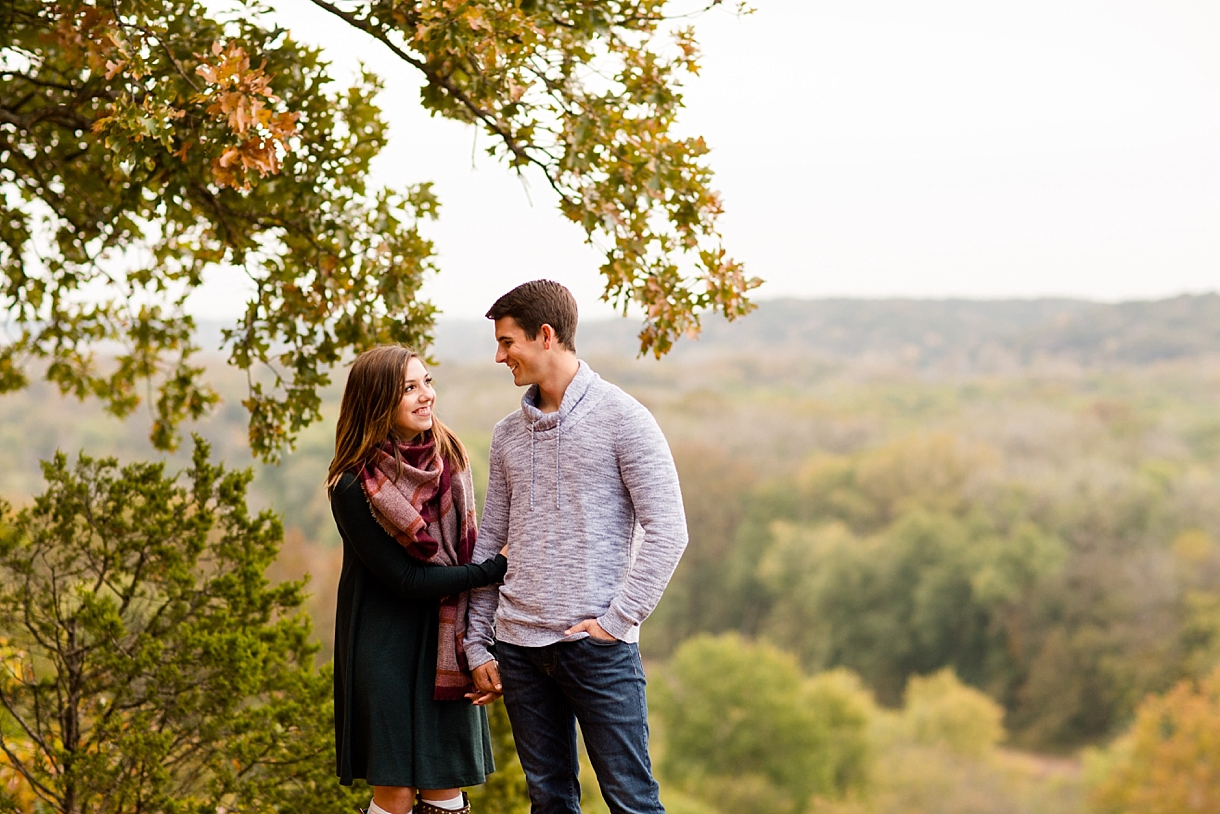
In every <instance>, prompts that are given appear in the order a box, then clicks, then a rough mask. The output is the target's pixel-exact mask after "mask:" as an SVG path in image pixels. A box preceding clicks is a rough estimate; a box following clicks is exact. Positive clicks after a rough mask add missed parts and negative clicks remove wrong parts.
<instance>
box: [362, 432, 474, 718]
mask: <svg viewBox="0 0 1220 814" xmlns="http://www.w3.org/2000/svg"><path fill="white" fill-rule="evenodd" d="M397 447H398V457H399V459H400V460H401V462H402V465H401V466H399V463H398V461H397V460H395V456H394V442H392V441H386V442H385V444H383V445H382V446H381V447H380V448H379V449H378V450H377V451H376V452H375V453H374V459H373V461H372V462H371V463H370V464H366V465H365V467H364V468H363V469H361V470H360V485H361V486H362V487H363V488H364V494H365V495H366V496H367V497H368V499H369V505H370V506H371V507H372V509H373V517H375V518H376V519H377V522H378V523H379V524H380V525H381V527H382V528H383V529H385V530H386V532H388V533H389V535H390V536H391V537H393V538H394V539H395V540H397V541H398V542H399V544H400V545H402V547H403V548H405V549H406V550H407V553H408V554H409V555H411V556H412V557H414V558H415V559H417V560H422V561H423V562H428V563H432V564H433V565H467V564H469V563H470V561H471V558H472V557H473V555H474V543H475V539H476V538H477V537H478V527H477V525H476V520H475V514H474V484H473V481H472V480H471V477H470V468H469V467H467V468H465V469H463V470H462V471H461V472H458V473H456V477H455V476H454V474H455V473H452V472H450V467H448V466H445V464H444V462H443V460H442V458H441V455H440V454H439V453H438V452H437V451H436V444H435V442H433V441H429V442H427V443H426V444H420V445H415V446H412V445H408V444H401V443H400V444H397ZM467 599H468V597H467V594H466V593H465V592H463V593H459V594H454V595H451V596H447V597H445V598H444V599H442V600H441V604H440V635H439V636H438V637H437V650H436V685H435V688H434V690H433V693H432V698H433V699H434V700H437V701H457V700H461V699H462V698H464V697H465V695H466V693H468V692H470V691H472V690H473V689H474V682H473V680H472V679H471V676H470V668H469V667H468V666H467V664H466V653H465V651H464V649H463V647H462V641H463V639H464V638H465V636H466V607H467Z"/></svg>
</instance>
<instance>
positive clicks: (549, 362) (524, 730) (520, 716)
mask: <svg viewBox="0 0 1220 814" xmlns="http://www.w3.org/2000/svg"><path fill="white" fill-rule="evenodd" d="M487 317H488V318H489V319H492V320H494V321H495V328H496V342H497V345H498V349H497V351H496V362H499V363H503V364H504V365H506V366H507V367H508V369H509V370H511V371H512V374H513V381H514V382H515V383H516V384H517V385H518V386H525V385H528V386H529V390H528V391H526V393H525V396H524V398H522V400H521V410H520V411H518V412H514V413H512V414H511V415H509V416H508V417H506V418H505V419H503V420H502V421H501V422H500V423H499V424H497V425H496V428H495V432H494V433H493V434H492V441H491V455H490V462H489V480H488V486H487V500H486V502H485V505H484V508H483V521H482V524H481V527H480V529H479V539H478V543H477V545H476V547H475V560H476V561H478V559H479V557H480V556H482V557H484V558H486V557H487V556H493V555H494V554H495V552H497V551H499V550H500V548H501V546H503V545H505V543H507V544H508V562H509V566H508V574H507V576H506V577H505V579H504V584H503V585H502V586H500V587H499V588H498V589H497V588H496V587H494V586H493V587H491V588H487V589H481V590H479V591H476V592H474V595H473V596H472V597H471V601H470V621H469V629H468V632H467V639H466V655H467V658H468V660H469V664H470V667H471V668H472V671H473V673H474V679H475V685H476V687H477V688H478V690H479V692H477V693H475V694H473V698H474V700H475V702H476V703H486V702H487V701H489V700H491V699H493V698H495V697H496V695H498V694H499V693H500V692H503V694H504V703H505V705H506V706H507V708H508V715H509V719H510V720H511V721H512V725H513V735H514V737H515V739H516V743H517V752H518V754H519V755H520V758H521V766H522V767H523V768H524V769H525V776H526V780H527V781H528V783H529V791H530V801H531V804H532V805H531V811H532V812H533V814H580V786H579V784H578V783H577V780H576V775H577V772H578V771H579V768H578V763H577V751H576V722H577V721H579V722H580V729H581V732H582V733H583V735H584V738H585V745H586V747H587V749H588V753H589V759H590V761H591V762H592V763H593V769H594V771H595V772H597V778H598V781H599V783H600V785H601V789H602V796H603V797H604V798H605V800H606V803H607V805H609V807H610V811H611V812H612V814H663V813H664V808H662V806H661V803H660V800H659V799H658V796H657V783H656V781H655V780H654V779H653V777H652V766H651V762H650V760H649V756H648V717H647V716H648V710H647V706H646V704H645V700H644V671H643V668H642V667H641V665H640V653H639V646H638V644H637V642H638V641H639V635H640V623H641V622H643V621H644V619H645V618H647V616H648V615H649V614H650V613H651V612H652V610H653V608H654V607H656V604H657V601H658V600H660V598H661V593H662V591H664V590H665V585H666V584H667V583H668V582H669V578H670V576H671V575H672V574H673V571H674V568H675V567H676V566H677V564H678V559H679V557H681V555H682V550H683V549H684V548H685V547H686V518H685V515H684V514H683V510H682V494H681V492H680V490H679V488H678V476H677V472H676V471H675V469H674V464H673V458H672V456H671V455H670V452H669V445H668V444H667V443H666V442H665V436H663V435H662V434H661V430H660V428H659V427H658V426H657V423H656V421H655V420H654V419H653V417H652V415H651V414H650V413H649V412H648V411H647V410H646V409H644V407H643V406H642V405H641V404H640V403H639V402H637V401H636V400H635V399H633V398H631V396H629V395H627V394H626V393H624V392H623V391H622V390H620V389H619V388H617V387H615V386H614V385H612V384H609V383H607V382H605V381H603V380H602V379H601V377H599V376H598V375H597V374H596V373H594V372H593V371H592V370H590V369H589V366H588V365H587V364H585V363H584V362H582V361H580V360H578V359H577V358H576V344H575V336H576V320H577V314H576V300H575V299H574V298H573V297H572V294H571V292H570V291H568V290H567V289H566V288H564V287H563V286H561V285H559V284H558V283H554V282H551V281H549V280H536V281H534V282H531V283H525V284H524V285H521V286H518V287H517V288H514V289H513V290H512V291H510V292H508V293H507V294H505V295H504V296H503V297H501V298H500V299H499V300H497V301H496V303H495V305H493V306H492V307H491V310H490V311H488V312H487ZM489 551H490V552H492V553H491V554H490V555H488V554H486V552H489ZM481 552H482V553H481ZM493 619H494V624H493ZM493 640H494V643H495V655H494V656H493V654H492V647H493ZM497 658H498V661H497Z"/></svg>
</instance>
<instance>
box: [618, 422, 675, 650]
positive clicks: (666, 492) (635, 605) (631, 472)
mask: <svg viewBox="0 0 1220 814" xmlns="http://www.w3.org/2000/svg"><path fill="white" fill-rule="evenodd" d="M634 408H635V409H633V410H624V412H623V416H622V417H621V420H620V424H619V430H618V432H617V433H616V434H615V437H616V442H615V453H616V456H617V457H618V465H619V476H620V477H621V478H622V479H623V485H624V486H625V487H626V489H627V492H628V494H629V495H630V496H631V503H632V507H633V509H634V511H635V516H636V520H637V521H638V522H639V524H640V525H641V526H642V527H643V529H644V539H643V540H642V541H641V542H640V545H639V549H638V551H637V552H636V556H635V560H634V561H633V562H632V564H631V569H630V570H629V571H628V573H627V579H626V580H625V581H624V582H623V587H622V590H620V591H619V593H618V596H616V597H615V598H614V599H613V600H611V602H610V607H609V608H608V609H607V610H606V612H605V613H604V614H602V615H601V616H600V617H599V618H598V620H597V623H598V624H599V625H601V627H602V629H603V630H605V631H606V632H607V633H609V634H610V635H611V636H613V637H615V638H616V639H625V638H626V637H627V635H628V633H629V632H630V631H631V629H632V628H633V627H635V626H636V625H639V624H640V623H641V622H643V621H644V620H645V619H646V618H648V615H649V614H650V613H652V611H653V609H654V608H655V607H656V606H657V603H658V602H660V601H661V594H662V593H663V592H664V591H665V586H666V585H668V584H669V578H670V577H671V576H673V573H674V569H675V568H677V567H678V560H679V559H681V557H682V552H683V551H684V550H685V549H686V541H687V534H686V513H685V511H684V509H683V506H682V490H681V489H680V488H679V486H678V471H677V469H676V468H675V467H674V459H673V456H672V455H671V454H670V451H669V444H668V443H667V442H666V440H665V435H664V434H663V433H662V432H661V428H660V427H659V426H658V425H657V422H656V419H655V418H653V417H652V414H651V413H649V412H648V410H646V409H645V408H644V407H643V406H642V405H639V404H635V405H634Z"/></svg>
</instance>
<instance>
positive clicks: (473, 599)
mask: <svg viewBox="0 0 1220 814" xmlns="http://www.w3.org/2000/svg"><path fill="white" fill-rule="evenodd" d="M507 542H508V481H507V480H506V479H505V477H504V467H503V464H502V462H501V457H500V444H499V434H498V433H496V434H493V435H492V439H491V452H490V454H489V455H488V467H487V499H486V500H485V501H484V503H483V521H482V523H480V525H479V537H478V539H477V540H476V541H475V544H474V559H475V561H476V562H480V561H481V560H480V557H482V558H484V559H485V558H487V557H489V556H495V554H496V553H497V552H498V551H500V549H501V548H503V547H504V545H505V543H507ZM488 552H490V553H488ZM499 602H500V589H499V586H496V585H489V586H488V587H486V588H479V589H477V590H474V591H471V592H470V610H469V616H468V617H467V623H466V644H465V648H466V661H467V663H468V664H469V665H470V668H471V670H472V671H474V672H475V679H476V681H475V683H476V684H478V683H479V682H478V678H479V672H478V671H477V669H476V668H478V667H480V666H482V665H484V664H487V663H489V662H492V661H493V660H494V658H495V657H494V656H492V654H491V651H490V648H491V645H492V643H493V642H494V641H495V616H496V606H497V605H498V604H499ZM483 672H486V671H483ZM498 682H499V676H498V675H497V676H496V683H498ZM480 689H483V687H480Z"/></svg>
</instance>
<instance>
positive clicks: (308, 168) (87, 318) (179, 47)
mask: <svg viewBox="0 0 1220 814" xmlns="http://www.w3.org/2000/svg"><path fill="white" fill-rule="evenodd" d="M312 1H313V2H314V3H315V4H316V5H318V6H319V7H321V8H323V9H325V10H326V11H328V12H329V13H331V14H333V15H334V16H335V19H336V22H337V23H338V22H340V21H342V23H344V24H348V25H351V26H354V27H356V28H358V29H360V30H362V31H364V32H366V33H367V34H368V35H369V36H370V37H372V38H373V39H376V40H378V41H379V42H381V43H383V44H384V45H385V47H387V48H389V49H390V50H391V51H392V52H393V53H394V54H396V55H397V56H398V57H400V58H401V59H402V60H403V61H404V62H405V63H407V64H409V65H411V66H412V67H414V68H415V69H417V70H418V71H419V73H420V76H421V78H422V80H423V87H422V90H421V100H422V102H423V104H424V106H425V107H426V108H427V109H429V110H430V111H432V112H433V113H434V114H436V115H441V116H445V117H447V118H451V119H456V120H458V121H463V122H468V123H470V124H473V125H475V126H477V127H479V128H481V129H482V130H484V131H486V132H487V133H489V134H491V135H492V136H493V141H492V146H491V147H490V148H489V152H490V153H491V154H492V155H494V156H496V157H497V158H500V159H503V160H504V161H506V162H507V163H508V164H509V165H510V166H512V167H515V168H518V169H520V170H522V171H526V170H532V171H536V172H540V173H541V174H542V175H543V176H544V177H545V179H546V181H547V182H548V183H549V184H550V186H551V187H552V188H553V189H554V191H555V192H556V194H557V195H558V199H559V205H560V208H561V210H562V212H563V213H564V215H566V216H567V217H568V218H569V219H571V220H572V221H574V222H576V223H578V224H579V225H580V227H581V228H582V229H583V230H584V232H585V235H586V237H587V238H588V240H590V241H591V242H595V243H596V244H597V245H599V246H600V247H602V249H603V250H604V253H605V260H604V262H603V264H602V267H601V272H602V274H603V276H604V278H605V298H606V299H607V300H608V301H610V302H612V303H614V304H615V305H616V306H617V307H620V308H623V309H626V308H627V306H628V305H629V304H631V303H636V304H638V305H639V306H641V308H642V310H643V312H644V314H645V321H644V327H643V329H642V331H641V333H640V348H641V352H649V351H651V352H653V353H655V354H656V355H661V354H663V353H665V352H666V351H667V350H668V349H669V348H670V347H671V346H672V344H673V342H674V340H675V339H676V338H677V337H678V336H680V335H682V334H683V333H690V332H694V331H697V330H698V328H699V322H700V315H701V314H702V313H704V312H706V311H709V310H715V311H719V312H720V313H722V314H724V315H725V316H726V317H729V318H734V317H737V316H740V315H742V314H745V313H746V312H747V311H748V310H749V309H750V308H751V305H750V303H749V301H748V300H747V298H746V295H747V293H748V291H749V290H750V289H751V288H753V287H755V286H757V285H758V283H759V281H758V280H757V279H754V278H749V277H747V276H746V275H745V273H744V271H743V269H742V267H741V265H740V264H739V263H737V262H735V261H734V260H732V259H731V258H730V257H729V256H728V255H727V253H726V252H725V249H724V248H723V246H722V245H721V240H720V237H719V234H718V232H717V227H716V222H717V218H718V216H719V215H720V212H721V204H720V199H719V197H718V196H717V194H716V193H715V192H714V191H713V190H712V188H711V186H710V183H711V171H710V169H709V168H708V166H707V163H706V154H707V147H706V145H705V144H704V142H703V140H702V139H700V138H697V137H696V138H683V137H679V136H677V135H675V133H674V123H675V118H676V116H677V113H678V111H679V109H680V108H681V106H682V95H681V93H680V86H681V83H682V80H683V78H684V77H685V76H687V75H688V74H691V73H694V72H696V71H697V70H698V63H697V58H698V51H697V47H696V43H695V39H694V36H693V34H692V32H691V31H690V30H689V29H684V30H681V31H678V32H677V33H676V34H674V35H673V36H672V37H671V36H670V33H671V31H672V25H671V23H670V21H669V20H668V19H667V17H666V9H665V6H666V3H665V2H663V0H619V2H609V3H588V2H578V1H577V0H571V1H570V2H537V1H536V0H517V1H516V2H504V3H459V2H453V1H452V0H446V1H445V2H416V3H407V2H402V0H372V1H370V0H353V1H351V2H342V3H338V2H336V3H331V2H328V1H327V0H312ZM718 2H719V0H711V5H717V4H718ZM4 5H5V7H4V9H3V10H0V72H3V75H4V81H3V83H0V267H2V268H3V273H4V277H3V285H4V289H3V293H2V294H0V297H2V298H3V302H4V308H5V310H6V313H7V317H8V321H9V327H10V330H13V331H14V335H13V337H12V338H11V341H9V342H8V343H7V344H5V345H4V346H3V348H2V349H0V390H13V389H15V388H20V387H22V386H24V385H25V384H26V383H27V381H28V376H29V370H30V365H31V363H32V362H33V361H35V360H45V362H46V363H47V368H46V371H47V373H46V375H47V377H48V378H49V379H50V380H51V381H53V382H55V383H56V384H57V385H58V386H59V387H60V388H61V390H62V391H64V392H70V393H73V394H75V395H77V396H78V397H81V398H84V397H86V396H95V397H98V398H100V399H102V401H103V402H104V403H105V404H106V405H107V408H108V409H109V410H110V411H111V412H113V413H115V414H116V415H120V416H121V415H126V414H128V413H130V412H131V411H133V410H134V409H135V408H136V407H137V406H138V404H139V403H140V401H141V398H142V396H143V395H144V393H145V392H146V393H147V397H148V399H149V401H150V406H151V409H152V412H153V415H154V424H153V429H152V439H153V441H154V443H156V444H157V445H158V446H159V447H162V448H172V447H174V446H175V444H176V443H177V430H176V428H177V427H178V426H179V425H180V423H181V422H182V421H183V420H185V419H187V418H195V417H199V416H200V415H202V414H204V413H205V412H206V411H207V410H208V408H209V407H210V405H212V404H213V403H214V402H215V400H216V394H215V393H214V391H213V390H212V389H211V388H210V387H209V386H208V384H207V383H206V382H205V381H204V378H203V371H202V369H201V368H200V367H199V366H198V365H196V364H193V362H192V356H193V354H195V353H196V351H197V350H198V348H197V346H196V345H195V342H194V339H193V337H192V334H193V327H194V326H193V324H192V322H191V319H190V317H189V316H188V315H187V314H186V313H185V310H184V304H185V302H186V299H187V297H189V295H190V294H191V292H192V291H194V290H195V289H196V288H197V287H198V286H199V285H200V284H201V282H202V280H203V276H204V274H205V273H206V272H207V271H208V270H209V269H212V268H216V267H220V266H229V267H239V268H241V269H242V270H244V271H245V273H246V274H248V275H249V277H250V278H251V280H253V282H254V284H255V287H256V293H255V295H254V296H253V297H252V298H251V299H250V301H249V302H248V303H247V304H246V309H245V313H244V315H243V317H242V318H241V319H240V320H239V321H238V323H237V324H236V325H234V326H233V327H231V328H230V329H228V330H227V331H226V332H225V334H224V346H225V348H226V349H227V351H228V353H229V357H230V360H231V361H232V362H233V363H234V364H236V365H237V366H239V367H241V368H242V369H244V370H246V371H248V372H249V375H250V383H249V393H248V397H247V399H246V402H245V403H246V406H247V407H248V408H249V410H250V414H251V419H250V440H251V445H252V447H253V449H254V450H255V451H256V452H257V453H258V454H260V455H262V456H264V457H269V458H274V457H275V456H276V455H277V454H278V453H279V452H280V451H281V450H282V449H283V448H284V447H285V446H286V445H287V444H290V443H291V442H292V439H293V438H294V437H295V434H296V433H297V431H298V430H300V429H301V428H302V427H303V426H305V425H307V424H308V423H310V422H311V421H314V420H316V419H317V418H318V417H319V404H320V402H319V400H318V396H317V390H318V388H319V387H320V386H322V385H324V384H325V383H326V382H327V381H328V371H329V369H330V368H331V366H333V365H334V364H335V363H336V362H337V361H338V360H339V359H340V358H341V356H342V355H343V354H344V353H345V352H350V351H355V350H359V349H361V348H364V347H367V346H368V345H370V344H372V343H375V342H378V341H405V342H409V343H412V344H415V345H419V346H426V345H427V344H428V342H429V340H430V330H431V327H432V324H433V317H434V313H435V309H434V308H433V307H432V306H431V305H430V304H429V303H427V302H424V301H422V300H420V299H419V298H418V297H417V294H418V290H419V286H420V285H421V283H422V281H423V279H424V277H425V275H426V274H427V273H429V272H431V271H434V270H436V265H435V258H434V254H433V247H432V244H431V243H430V242H429V241H428V240H427V239H426V238H425V237H424V236H423V235H422V234H421V232H420V228H419V226H420V221H421V220H424V219H428V218H432V217H435V216H436V214H437V211H438V205H439V204H438V201H437V199H436V197H435V196H434V195H433V193H432V191H431V189H430V187H429V185H428V184H427V183H421V184H419V185H417V186H414V187H411V188H409V189H406V190H401V191H391V190H385V189H373V188H370V187H369V186H368V184H367V181H366V178H367V173H368V169H369V163H370V161H371V160H372V159H373V157H374V156H376V155H377V153H378V151H379V150H380V149H381V148H382V147H383V146H384V144H385V141H386V125H385V122H384V120H383V119H382V117H381V114H380V112H379V110H378V108H377V107H376V105H375V104H374V97H375V95H376V92H377V91H378V89H379V82H378V80H377V79H376V78H375V77H373V76H371V75H368V74H365V75H364V76H363V77H362V78H361V80H360V81H358V82H357V83H356V84H355V85H354V86H353V87H350V88H347V89H339V88H336V87H335V86H334V85H333V84H332V83H331V82H330V79H329V77H328V76H327V72H326V64H325V63H324V62H323V61H322V60H321V58H320V55H319V53H318V51H317V50H316V49H312V48H308V47H305V46H302V45H300V44H299V43H296V42H294V41H293V40H292V38H291V37H290V36H289V35H288V33H287V32H285V31H283V30H281V29H278V28H275V27H273V26H270V25H267V24H265V19H266V17H265V14H266V12H267V11H268V7H267V6H265V5H263V4H262V3H260V2H258V0H235V2H233V3H230V4H229V5H228V10H227V11H224V12H216V11H214V10H213V9H211V8H210V7H209V6H208V5H206V4H204V3H202V2H198V1H197V0H119V2H112V0H59V2H55V3H45V2H42V1H41V0H13V2H10V3H6V4H4ZM106 343H110V346H112V347H113V346H114V343H117V346H118V347H120V348H121V350H120V351H119V353H118V355H117V364H116V365H114V366H106V365H103V364H102V363H101V362H99V359H98V351H99V348H100V347H106V346H107V345H106ZM142 391H144V392H142Z"/></svg>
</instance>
